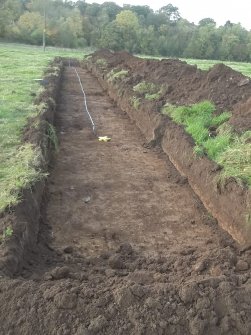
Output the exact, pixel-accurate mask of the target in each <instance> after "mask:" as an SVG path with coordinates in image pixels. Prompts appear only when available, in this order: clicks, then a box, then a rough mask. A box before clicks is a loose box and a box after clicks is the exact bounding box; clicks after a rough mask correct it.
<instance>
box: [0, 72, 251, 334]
mask: <svg viewBox="0 0 251 335" xmlns="http://www.w3.org/2000/svg"><path fill="white" fill-rule="evenodd" d="M78 71H79V73H80V76H81V78H82V81H83V84H84V88H85V90H86V94H87V98H88V104H89V109H90V112H91V113H92V116H93V118H94V120H95V121H96V124H97V126H98V134H99V135H100V136H103V135H107V136H110V137H111V138H112V140H111V142H108V143H103V142H99V141H98V140H97V138H95V137H94V135H93V134H92V132H91V127H90V122H89V120H88V118H87V116H86V114H85V113H84V112H83V96H82V93H81V91H80V87H79V84H78V81H77V78H76V76H75V73H74V71H73V69H72V68H66V69H65V73H64V76H63V83H62V91H61V97H60V103H59V105H58V110H57V115H56V124H57V127H58V132H59V137H60V151H59V153H58V156H57V159H56V162H55V166H54V168H53V170H52V172H51V175H50V178H49V181H48V185H47V192H46V199H45V202H44V207H43V215H42V220H41V225H40V233H39V236H38V241H37V244H36V246H35V247H34V248H33V253H32V254H30V255H29V258H27V259H26V262H24V263H23V268H22V270H21V271H20V272H19V273H17V274H16V275H15V278H7V277H2V279H1V280H0V296H1V302H2V303H1V305H0V334H4V335H6V334H8V335H17V334H18V335H19V334H20V335H21V334H25V335H29V334H32V335H34V334H37V335H39V334H45V335H47V334H50V335H54V334H55V335H84V334H132V335H133V334H135V335H138V334H142V335H143V334H144V335H145V334H146V335H147V334H175V335H176V334H180V335H184V334H198V335H199V334H214V335H215V334H235V335H236V334H243V335H244V334H245V335H248V334H250V332H251V320H250V312H251V308H250V298H251V277H250V270H249V267H250V263H251V259H250V256H251V253H250V252H249V251H246V252H243V253H240V252H239V251H238V249H237V247H236V245H235V242H234V241H233V240H232V239H231V237H230V236H228V235H227V234H226V233H225V232H224V231H222V230H221V229H220V228H219V227H218V225H217V223H216V222H215V221H214V220H213V219H212V218H211V217H210V215H209V214H208V213H207V212H206V210H205V209H204V207H203V206H202V204H201V202H200V201H199V199H198V198H197V197H196V195H195V194H194V193H193V191H192V189H191V188H190V186H189V185H188V183H187V180H186V178H184V177H181V176H180V175H179V173H178V172H177V171H176V170H175V168H174V166H173V165H172V164H171V162H170V161H169V160H168V159H167V157H166V156H165V155H164V154H163V153H162V152H161V150H160V149H158V148H155V149H151V148H149V147H148V146H147V145H146V144H145V140H144V138H143V136H142V135H141V134H140V132H139V130H138V129H137V127H136V126H135V124H134V123H132V122H131V121H130V119H129V118H128V116H127V115H126V114H124V113H123V112H122V111H121V110H120V109H119V108H118V107H116V106H115V105H114V103H113V102H112V101H111V100H110V99H109V98H108V96H107V95H106V94H105V92H104V90H103V89H102V88H101V87H100V85H99V83H98V82H97V80H96V79H94V77H93V76H92V75H90V74H89V73H88V72H87V71H86V70H83V69H80V68H78Z"/></svg>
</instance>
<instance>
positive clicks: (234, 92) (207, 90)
mask: <svg viewBox="0 0 251 335" xmlns="http://www.w3.org/2000/svg"><path fill="white" fill-rule="evenodd" d="M100 58H103V59H105V60H106V61H107V64H108V68H115V67H120V68H123V69H126V68H128V69H130V70H131V71H132V73H133V76H134V78H135V79H136V80H135V83H136V82H138V81H139V79H140V78H142V80H145V81H149V82H153V83H155V84H165V85H166V86H168V90H167V93H166V95H165V102H169V103H172V104H175V105H191V104H194V103H196V102H200V101H203V100H210V101H212V102H213V103H214V104H215V105H216V107H217V109H218V111H219V112H220V111H231V112H232V118H231V120H230V123H231V124H232V125H233V127H234V128H235V129H236V130H237V131H245V130H249V129H251V108H250V107H249V105H250V104H245V105H243V104H244V103H245V102H246V101H247V100H248V98H249V97H250V96H251V80H250V79H249V78H248V77H246V76H244V75H242V74H241V73H239V72H237V71H235V70H233V69H231V68H230V67H228V66H226V65H224V64H222V63H220V64H216V65H214V66H213V67H212V68H211V69H210V70H208V71H202V70H200V69H198V68H197V67H196V66H195V65H189V64H187V63H186V62H184V61H180V60H178V59H163V60H161V61H158V60H145V59H141V58H138V57H134V56H132V55H130V54H129V53H127V52H118V53H112V52H110V51H108V50H100V51H97V52H96V53H95V54H94V55H93V56H92V59H93V61H95V60H97V59H100ZM129 84H130V85H132V82H130V83H129Z"/></svg>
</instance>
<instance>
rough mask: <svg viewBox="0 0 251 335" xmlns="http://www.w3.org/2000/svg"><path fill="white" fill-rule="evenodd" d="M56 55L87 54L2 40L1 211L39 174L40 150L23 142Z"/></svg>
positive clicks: (0, 48) (0, 96)
mask: <svg viewBox="0 0 251 335" xmlns="http://www.w3.org/2000/svg"><path fill="white" fill-rule="evenodd" d="M56 56H66V57H75V58H83V56H84V51H83V50H77V51H75V50H67V49H56V48H48V49H47V50H46V52H43V50H42V49H41V48H40V47H32V46H26V45H18V44H5V43H0V64H1V65H0V212H1V211H2V210H4V209H5V208H6V207H7V206H10V205H13V204H15V203H17V201H18V190H19V189H20V188H22V187H27V186H28V185H29V184H30V183H31V182H32V181H34V179H36V178H39V173H38V171H36V168H35V165H36V161H37V155H38V152H36V149H35V148H32V146H30V145H25V146H24V145H22V143H21V133H22V129H23V127H24V125H25V124H26V122H27V118H29V117H31V116H32V115H34V114H36V113H37V109H36V107H35V106H34V105H33V104H32V101H33V99H34V95H35V94H37V92H38V91H39V88H40V85H39V83H38V82H37V81H36V80H35V79H40V78H41V77H42V75H43V70H44V69H45V68H46V66H47V64H48V63H49V62H50V60H52V59H53V58H54V57H56Z"/></svg>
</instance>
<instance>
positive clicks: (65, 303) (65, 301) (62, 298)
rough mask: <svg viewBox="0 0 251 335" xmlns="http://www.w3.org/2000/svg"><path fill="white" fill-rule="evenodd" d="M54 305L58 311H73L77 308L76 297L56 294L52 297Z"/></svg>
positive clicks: (74, 295)
mask: <svg viewBox="0 0 251 335" xmlns="http://www.w3.org/2000/svg"><path fill="white" fill-rule="evenodd" d="M54 303H55V305H56V306H57V307H58V308H60V309H74V308H75V307H76V306H77V295H76V294H74V293H73V294H70V293H63V292H61V293H58V294H57V295H56V296H55V297H54Z"/></svg>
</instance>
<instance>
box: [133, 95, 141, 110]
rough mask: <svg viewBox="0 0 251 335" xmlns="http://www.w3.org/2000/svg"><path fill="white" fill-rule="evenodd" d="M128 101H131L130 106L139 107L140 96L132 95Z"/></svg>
mask: <svg viewBox="0 0 251 335" xmlns="http://www.w3.org/2000/svg"><path fill="white" fill-rule="evenodd" d="M130 102H131V104H132V106H133V107H134V108H135V109H139V107H140V103H141V100H140V98H138V97H135V96H133V97H132V98H131V99H130Z"/></svg>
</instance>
